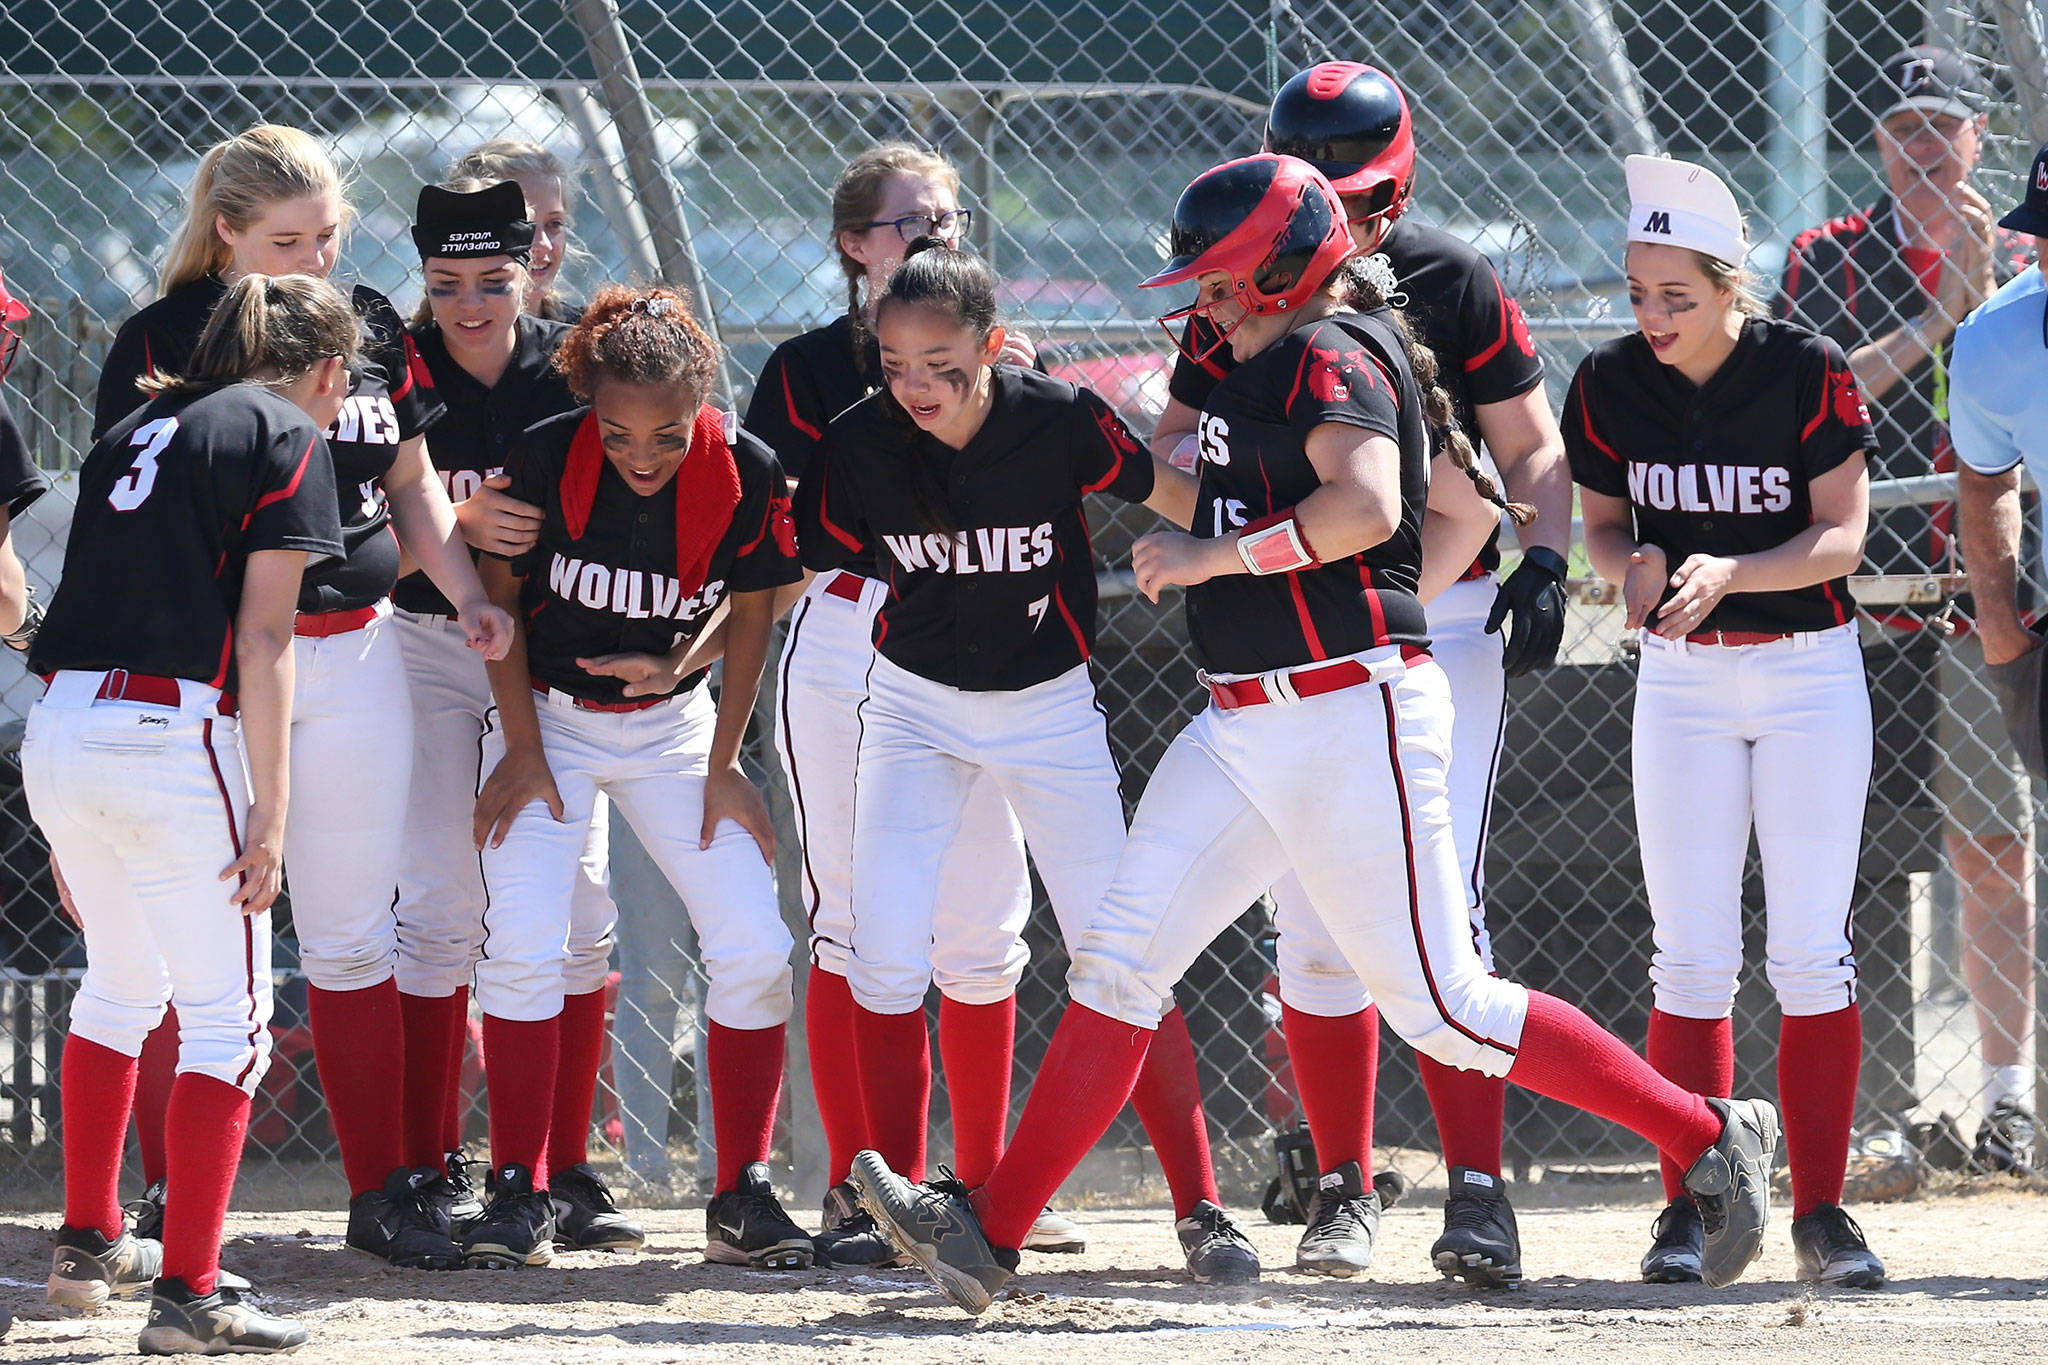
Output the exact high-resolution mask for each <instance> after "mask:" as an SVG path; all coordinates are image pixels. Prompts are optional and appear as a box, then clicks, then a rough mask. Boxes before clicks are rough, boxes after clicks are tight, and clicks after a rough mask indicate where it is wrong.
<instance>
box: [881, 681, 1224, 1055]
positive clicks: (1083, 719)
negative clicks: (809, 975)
mask: <svg viewBox="0 0 2048 1365" xmlns="http://www.w3.org/2000/svg"><path fill="white" fill-rule="evenodd" d="M871 657H872V659H873V666H872V668H871V669H870V670H869V673H868V686H867V700H866V701H864V702H862V703H861V706H860V725H861V734H860V766H859V769H858V772H857V773H856V775H855V780H854V786H855V792H854V821H853V944H852V947H853V952H852V955H851V956H850V957H849V958H848V959H847V970H846V980H847V984H848V985H849V986H850V987H851V988H852V990H853V998H854V999H855V1000H856V1001H858V1002H859V1003H860V1004H861V1005H862V1006H863V1007H865V1008H866V1009H869V1010H871V1011H873V1012H874V1013H876V1014H908V1013H910V1012H911V1011H912V1010H916V1009H922V1008H923V1007H924V994H925V988H926V987H927V986H929V985H930V984H931V981H932V960H933V957H934V954H935V951H936V949H935V944H934V939H935V937H936V936H938V935H940V934H944V933H946V932H947V931H948V930H949V929H950V928H951V927H952V926H951V924H950V920H951V915H950V912H949V913H948V914H946V915H941V913H940V908H939V895H940V886H941V869H942V867H943V866H944V863H945V858H946V853H947V850H948V849H949V848H951V847H952V845H953V841H954V839H955V838H956V837H957V836H958V834H959V831H960V828H961V825H962V823H963V821H962V812H963V811H964V809H965V808H966V805H967V799H968V793H969V791H970V790H971V789H972V788H973V786H974V785H975V783H976V781H977V779H982V780H988V781H993V782H994V784H995V786H996V789H997V790H998V791H1000V792H1001V793H1002V795H1003V798H1004V799H1005V800H1006V801H1007V802H1008V803H1009V807H1010V809H1011V810H1013V811H1015V812H1016V814H1017V819H1018V820H1019V822H1020V823H1022V825H1023V827H1024V839H1025V842H1026V844H1028V845H1029V847H1030V849H1031V852H1032V857H1033V860H1034V861H1035V862H1036V864H1037V866H1038V875H1039V876H1040V878H1042V879H1043V880H1044V882H1045V889H1046V894H1047V896H1048V897H1049V898H1050V899H1051V901H1052V908H1053V915H1054V917H1055V918H1057V919H1058V921H1059V925H1060V934H1061V936H1062V937H1063V938H1064V939H1065V940H1066V943H1067V946H1068V949H1069V951H1071V950H1072V949H1073V947H1074V945H1075V944H1076V943H1078V942H1079V940H1080V937H1081V933H1082V931H1083V930H1084V929H1086V928H1087V926H1088V923H1089V921H1090V919H1091V917H1092V916H1093V915H1094V914H1095V910H1096V906H1097V905H1098V904H1099V903H1100V902H1101V899H1102V893H1103V891H1104V889H1105V888H1107V887H1108V885H1109V881H1110V877H1111V876H1112V875H1113V874H1114V872H1115V870H1116V860H1117V854H1118V852H1119V850H1120V849H1121V848H1122V847H1123V841H1124V806H1123V794H1122V791H1121V790H1120V789H1119V787H1118V783H1117V770H1116V760H1115V758H1114V757H1113V756H1112V755H1111V753H1110V749H1109V719H1108V717H1107V716H1106V715H1105V714H1104V713H1103V710H1102V707H1101V705H1100V703H1098V702H1097V701H1096V699H1095V684H1094V682H1093V681H1092V680H1091V679H1090V678H1089V676H1088V665H1086V664H1078V665H1076V666H1075V667H1073V668H1071V669H1069V670H1068V671H1067V672H1065V673H1062V674H1061V675H1060V676H1059V677H1057V678H1053V679H1051V680H1050V681H1048V682H1043V683H1039V684H1038V685H1037V686H1035V687H1027V688H1024V689H1022V690H1021V691H1016V692H965V691H961V690H960V689H958V688H952V687H947V686H945V685H943V684H941V683H935V682H932V681H930V680H929V679H926V678H922V677H919V676H918V675H917V674H915V673H912V672H910V671H909V670H907V669H904V668H900V667H898V666H897V665H895V664H893V663H891V662H889V660H887V659H885V658H883V657H882V656H881V655H880V654H871ZM1245 904H1247V905H1248V904H1250V899H1249V898H1248V899H1247V900H1246V902H1245ZM1243 908H1244V906H1243V905H1240V906H1239V907H1238V909H1239V910H1240V911H1241V910H1243ZM1172 988H1173V982H1172V981H1167V982H1164V983H1163V984H1162V985H1161V986H1160V988H1159V991H1158V993H1157V995H1156V996H1155V998H1154V999H1153V1001H1152V1009H1153V1011H1154V1017H1155V1018H1157V1016H1158V1015H1159V1014H1162V1013H1164V1012H1165V1011H1166V1010H1167V1009H1168V1008H1170V1007H1171V1005H1172V1001H1171V999H1170V995H1169V993H1170V992H1171V990H1172Z"/></svg>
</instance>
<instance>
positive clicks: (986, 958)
mask: <svg viewBox="0 0 2048 1365" xmlns="http://www.w3.org/2000/svg"><path fill="white" fill-rule="evenodd" d="M887 595H888V585H887V584H885V583H883V582H882V581H881V580H879V579H873V578H863V577H861V576H860V575H858V574H850V573H845V572H834V573H824V574H820V575H818V577H817V578H815V579H813V580H812V582H811V585H810V587H809V588H808V589H807V590H806V591H805V592H804V595H803V598H802V600H800V601H799V602H798V603H797V604H796V610H795V611H794V612H792V613H791V615H790V622H789V635H788V638H787V639H786V640H784V642H783V646H782V662H781V664H780V667H779V669H778V677H777V685H776V693H775V751H776V753H777V754H778V755H779V756H780V757H781V759H782V773H783V776H784V777H785V778H787V779H788V782H789V792H790V797H791V804H792V805H793V806H794V807H795V809H796V831H797V842H798V844H799V847H800V852H801V855H802V860H803V887H802V890H803V899H804V909H805V911H806V914H807V916H808V918H809V920H810V926H811V943H810V951H811V961H812V962H814V963H816V964H817V965H818V966H820V967H823V968H824V969H825V970H826V971H828V972H832V973H834V974H836V975H839V976H845V975H846V974H847V959H848V956H849V955H850V953H851V951H852V948H851V945H852V943H853V789H854V768H855V766H856V764H857V762H858V760H859V757H860V728H861V727H860V717H859V715H858V714H857V712H858V710H859V708H860V704H861V702H862V701H864V700H866V698H867V685H866V684H867V673H868V663H869V661H870V660H871V659H873V658H874V656H875V646H874V621H875V613H876V612H877V611H879V610H880V609H881V605H882V599H883V598H884V597H886V596H887ZM1030 917H1031V877H1030V873H1029V872H1028V871H1027V869H1026V868H1025V865H1024V831H1023V829H1022V828H1021V827H1019V825H1018V824H1017V817H1016V816H1015V815H1014V814H1012V813H1011V811H1010V807H1009V804H1008V803H1007V802H1005V801H1004V800H1003V794H1002V791H1001V790H1000V789H999V788H998V787H997V786H996V784H995V782H994V781H992V780H991V779H990V778H988V777H987V776H986V775H983V776H980V777H977V778H976V779H975V780H974V781H973V782H971V783H970V784H969V786H968V789H967V796H966V800H965V802H964V803H963V805H962V807H961V810H960V828H959V831H958V833H957V835H956V836H955V839H954V842H953V844H952V846H951V847H950V848H949V849H947V851H946V854H945V856H944V859H943V860H942V861H941V863H940V866H939V890H938V910H937V914H936V921H935V924H934V928H933V934H932V945H931V964H932V965H931V976H932V980H933V982H935V983H936V984H937V986H938V988H939V990H940V991H942V992H943V993H944V994H945V995H946V996H947V997H948V998H950V999H953V1000H957V1001H960V1002H961V1003H962V1004H968V1005H992V1004H995V1003H996V1002H997V1001H1000V1000H1005V999H1008V998H1009V997H1010V996H1012V995H1014V994H1015V993H1016V990H1017V983H1018V982H1019V981H1021V980H1023V978H1024V968H1025V966H1026V965H1027V964H1028V963H1029V961H1030V957H1031V954H1030V950H1029V949H1027V948H1026V947H1025V946H1024V937H1023V934H1024V924H1025V921H1026V920H1028V919H1029V918H1030Z"/></svg>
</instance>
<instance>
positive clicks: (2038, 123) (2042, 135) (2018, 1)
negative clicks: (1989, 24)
mask: <svg viewBox="0 0 2048 1365" xmlns="http://www.w3.org/2000/svg"><path fill="white" fill-rule="evenodd" d="M1991 12H1992V14H1993V16H1994V17H1996V18H1997V20H1998V36H1999V38H2000V39H2001V40H2002V41H2003V42H2004V44H2005V55H2006V60H2007V61H2008V62H2010V63H2011V65H2012V88H2013V93H2014V94H2015V95H2017V96H2018V97H2019V102H2020V107H2021V108H2022V109H2024V110H2026V114H2027V131H2028V133H2029V137H2028V141H2029V142H2030V143H2031V144H2032V145H2033V146H2036V147H2038V146H2040V145H2041V144H2042V143H2044V142H2048V56H2044V54H2043V51H2042V38H2041V7H2040V5H2039V4H2038V3H2036V0H1991Z"/></svg>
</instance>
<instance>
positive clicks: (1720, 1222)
mask: <svg viewBox="0 0 2048 1365" xmlns="http://www.w3.org/2000/svg"><path fill="white" fill-rule="evenodd" d="M1707 1104H1708V1105H1709V1107H1711V1108H1712V1109H1713V1111H1714V1112H1715V1113H1716V1114H1719V1115H1720V1116H1721V1136H1720V1137H1719V1138H1717V1139H1715V1141H1714V1145H1713V1146H1711V1147H1709V1148H1707V1150H1706V1151H1704V1152H1702V1153H1700V1155H1699V1159H1698V1160H1696V1161H1694V1162H1693V1163H1692V1166H1691V1168H1690V1169H1689V1170H1687V1171H1686V1173H1685V1188H1686V1192H1687V1193H1689V1194H1690V1195H1692V1201H1693V1204H1694V1206H1695V1207H1697V1208H1698V1209H1699V1212H1700V1226H1701V1228H1702V1230H1703V1233H1704V1235H1703V1237H1702V1239H1701V1244H1700V1278H1701V1279H1702V1280H1705V1281H1706V1282H1707V1284H1709V1285H1711V1286H1712V1287H1713V1288H1715V1289H1720V1288H1723V1287H1725V1286H1727V1285H1731V1284H1734V1283H1735V1282H1736V1281H1737V1280H1739V1279H1741V1278H1742V1272H1743V1271H1745V1270H1747V1269H1749V1267H1750V1264H1751V1263H1752V1262H1754V1261H1755V1260H1756V1258H1757V1257H1759V1256H1761V1255H1763V1254H1764V1229H1765V1227H1766V1226H1768V1225H1769V1223H1770V1221H1771V1164H1772V1162H1773V1161H1775V1160H1776V1158H1777V1155H1778V1110H1777V1106H1775V1105H1773V1104H1772V1103H1771V1102H1770V1101H1769V1100H1722V1099H1709V1100H1708V1101H1707Z"/></svg>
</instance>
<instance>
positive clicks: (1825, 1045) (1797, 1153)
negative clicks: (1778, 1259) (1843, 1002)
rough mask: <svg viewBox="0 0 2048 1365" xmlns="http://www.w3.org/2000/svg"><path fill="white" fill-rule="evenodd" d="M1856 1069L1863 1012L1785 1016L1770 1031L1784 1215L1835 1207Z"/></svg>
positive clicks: (1839, 1193)
mask: <svg viewBox="0 0 2048 1365" xmlns="http://www.w3.org/2000/svg"><path fill="white" fill-rule="evenodd" d="M1862 1065H1863V1011H1862V1010H1861V1009H1859V1008H1858V1007H1856V1006H1855V1005H1851V1006H1849V1007H1848V1008H1847V1009H1840V1010H1835V1011H1834V1012H1833V1013H1831V1014H1804V1015H1801V1014H1788V1015H1786V1016H1785V1017H1784V1018H1783V1019H1782V1020H1781V1021H1780V1023H1779V1025H1778V1103H1779V1104H1780V1105H1781V1106H1783V1108H1784V1116H1785V1151H1786V1156H1787V1159H1788V1160H1789V1161H1790V1162H1791V1164H1792V1216H1793V1217H1794V1218H1804V1217H1805V1216H1806V1215H1807V1214H1809V1213H1812V1212H1813V1211H1814V1209H1815V1207H1816V1206H1818V1205H1821V1204H1839V1203H1841V1202H1842V1175H1843V1172H1844V1171H1845V1170H1846V1169H1847V1168H1848V1164H1849V1123H1850V1120H1851V1119H1853V1118H1854V1117H1855V1114H1856V1073H1857V1072H1858V1071H1859V1070H1860V1069H1861V1068H1862Z"/></svg>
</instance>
